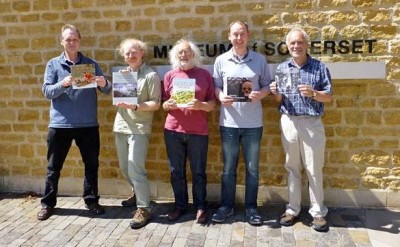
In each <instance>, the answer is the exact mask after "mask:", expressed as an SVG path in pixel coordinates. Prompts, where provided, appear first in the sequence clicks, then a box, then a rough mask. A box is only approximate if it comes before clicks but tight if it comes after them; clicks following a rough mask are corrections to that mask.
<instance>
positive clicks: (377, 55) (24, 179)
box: [0, 0, 400, 206]
mask: <svg viewBox="0 0 400 247" xmlns="http://www.w3.org/2000/svg"><path fill="white" fill-rule="evenodd" d="M236 19H241V20H245V21H247V22H248V24H249V27H250V31H251V40H250V42H249V45H250V46H251V48H254V49H255V50H257V51H259V52H261V53H263V54H264V55H265V56H266V58H267V60H268V62H269V63H279V62H281V61H283V60H284V59H286V58H287V56H285V55H281V54H279V52H280V51H284V50H279V49H277V47H278V44H279V43H280V42H282V41H283V40H284V35H285V34H286V33H287V31H288V30H289V29H290V28H291V27H292V26H294V25H301V26H302V27H304V28H305V29H306V31H307V32H308V33H309V35H310V39H311V40H312V41H318V42H315V43H314V46H313V53H312V55H313V56H315V57H317V58H319V59H321V60H322V61H325V62H330V63H331V62H367V61H383V62H384V63H385V64H386V71H387V73H386V78H385V79H381V80H380V79H379V80H377V79H373V80H371V79H370V80H359V79H358V80H351V79H346V80H334V81H333V83H334V100H333V102H331V103H329V104H327V105H326V115H325V116H324V118H323V120H324V123H325V126H326V133H327V148H326V163H325V168H324V178H325V180H324V187H325V190H326V192H327V193H326V194H327V196H326V197H327V203H328V204H330V205H337V204H339V205H350V206H351V205H366V206H400V196H399V193H398V191H399V190H400V140H399V139H400V138H399V137H400V92H399V84H400V28H399V24H400V3H398V1H397V0H347V1H346V0H334V1H330V0H329V1H328V0H288V1H273V0H271V1H261V0H254V1H252V0H246V1H243V0H85V1H81V0H4V1H1V2H0V23H1V25H0V37H1V39H0V49H1V53H0V81H1V83H0V98H1V100H0V190H4V191H36V192H42V191H43V186H44V176H45V171H46V163H47V162H46V136H47V125H48V120H49V117H48V115H49V111H48V109H49V104H50V102H49V101H48V100H46V99H45V98H44V97H43V95H42V93H41V85H42V83H43V73H44V68H45V64H46V62H47V61H48V60H49V59H50V58H52V57H54V56H57V55H59V54H60V53H61V51H62V49H61V48H62V47H61V46H60V42H59V35H60V28H61V26H63V25H64V24H65V23H71V24H74V25H77V26H78V27H79V28H80V30H81V34H82V36H83V40H82V46H81V50H82V52H83V53H84V54H86V55H87V56H89V57H92V58H94V59H96V60H97V61H98V63H99V64H100V65H101V67H102V69H103V70H104V72H105V73H106V74H107V76H109V77H111V76H110V75H111V70H112V68H113V67H115V66H120V65H123V64H124V63H123V60H122V59H121V58H120V57H119V55H118V53H117V52H116V48H117V46H118V44H119V43H120V41H121V40H122V39H123V38H125V37H136V38H139V39H142V40H143V41H145V42H147V43H148V45H149V54H148V57H147V60H148V63H150V64H151V65H167V64H168V60H167V59H166V58H165V57H162V54H161V53H158V52H156V50H157V49H158V48H160V47H162V46H167V47H169V46H170V45H173V44H174V42H175V41H176V40H178V39H179V38H181V37H183V36H187V37H190V38H192V39H193V40H194V41H196V42H198V44H202V45H203V46H202V49H204V52H205V53H206V49H210V50H207V51H208V52H209V53H208V55H206V56H205V57H206V58H205V64H212V63H213V61H214V59H215V56H216V55H218V52H219V51H220V50H213V47H214V46H212V45H214V44H218V45H219V44H226V47H227V45H228V44H229V42H228V40H227V26H228V25H229V23H230V22H231V21H233V20H236ZM343 40H345V41H346V42H347V41H348V43H346V42H344V43H342V44H343V46H344V47H345V48H343V47H342V48H341V49H339V42H340V41H343ZM354 40H356V43H352V42H353V41H354ZM368 40H374V42H373V43H371V42H370V43H368ZM324 41H333V43H334V44H335V45H336V46H335V48H332V46H331V48H327V49H325V48H326V47H324V44H325V43H324ZM255 43H256V45H254V44H255ZM328 43H329V42H328ZM330 44H331V45H332V42H331V43H330ZM208 45H210V46H208ZM253 45H254V47H253ZM210 47H211V48H210ZM217 47H219V46H217ZM346 47H347V48H346ZM156 48H157V49H156ZM346 49H348V50H346ZM157 51H159V50H157ZM213 52H214V53H215V54H213ZM160 54H161V55H160ZM210 54H211V55H210ZM348 69H349V70H351V69H352V68H351V64H349V68H348ZM111 102H112V101H111V97H110V96H104V95H99V116H98V120H99V123H100V126H101V128H100V130H101V155H100V172H99V177H100V192H101V193H102V194H104V195H113V196H123V195H126V194H129V193H130V191H129V188H128V185H127V183H125V182H124V179H123V178H122V175H121V173H120V172H119V166H118V161H117V158H116V151H115V146H114V135H113V133H112V124H113V119H114V116H115V107H114V106H112V103H111ZM263 107H264V124H265V125H264V134H263V139H262V149H261V155H260V162H261V163H260V201H262V202H265V203H268V202H281V201H284V200H285V199H286V198H287V196H286V171H285V169H284V167H283V163H284V154H283V150H282V146H281V140H280V130H279V125H278V120H279V116H280V115H279V113H278V112H277V110H276V108H277V104H276V103H275V102H274V100H273V99H272V97H268V98H267V99H265V100H264V102H263ZM218 115H219V112H218V111H215V112H212V113H211V114H210V130H211V133H210V145H209V153H208V157H209V159H208V167H207V175H208V183H209V188H210V189H209V196H210V198H212V199H215V200H218V197H219V195H218V194H219V184H220V174H221V170H222V157H221V148H220V136H219V126H218ZM165 116H166V115H165V113H164V112H163V111H162V110H159V111H157V112H156V114H155V120H154V129H153V133H152V135H151V141H150V147H149V153H148V158H147V168H148V177H149V179H150V180H151V182H152V195H153V196H154V197H156V198H165V197H167V198H171V197H172V194H171V191H170V186H169V170H168V163H167V159H166V152H165V145H164V139H163V123H164V119H165ZM188 169H189V168H188ZM188 174H190V172H189V170H188ZM82 176H83V166H82V161H81V160H80V155H79V150H78V149H77V148H76V147H75V146H73V147H72V149H71V151H70V154H69V156H68V159H67V161H66V162H65V166H64V169H63V172H62V181H61V183H62V186H60V191H61V193H65V194H78V195H80V194H81V190H82V189H81V188H82V186H81V184H82V179H81V178H82ZM189 177H190V176H189ZM244 179H245V178H244V167H243V164H242V161H241V163H240V165H239V172H238V188H239V189H238V198H239V199H240V198H242V197H243V191H242V187H243V185H244ZM306 184H307V183H306V179H305V177H304V187H306ZM304 200H305V201H306V202H307V198H305V199H304Z"/></svg>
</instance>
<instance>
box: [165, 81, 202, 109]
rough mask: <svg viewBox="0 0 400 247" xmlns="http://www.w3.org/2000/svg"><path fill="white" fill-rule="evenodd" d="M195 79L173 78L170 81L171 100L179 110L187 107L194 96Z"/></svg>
mask: <svg viewBox="0 0 400 247" xmlns="http://www.w3.org/2000/svg"><path fill="white" fill-rule="evenodd" d="M195 87H196V79H191V78H174V79H173V80H172V93H171V98H172V99H174V100H175V102H176V104H177V106H178V107H180V108H185V107H188V104H187V103H189V102H190V101H192V100H193V99H194V96H195Z"/></svg>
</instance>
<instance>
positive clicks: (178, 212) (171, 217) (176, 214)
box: [168, 208, 186, 221]
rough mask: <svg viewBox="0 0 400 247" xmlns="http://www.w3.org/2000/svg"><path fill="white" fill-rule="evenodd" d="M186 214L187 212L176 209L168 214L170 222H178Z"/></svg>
mask: <svg viewBox="0 0 400 247" xmlns="http://www.w3.org/2000/svg"><path fill="white" fill-rule="evenodd" d="M185 213H186V210H183V209H179V208H174V209H173V210H172V211H171V212H169V213H168V220H169V221H176V220H178V219H179V218H180V217H181V216H182V215H183V214H185Z"/></svg>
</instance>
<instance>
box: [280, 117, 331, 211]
mask: <svg viewBox="0 0 400 247" xmlns="http://www.w3.org/2000/svg"><path fill="white" fill-rule="evenodd" d="M281 131H282V135H281V137H282V144H283V148H284V151H285V153H286V162H285V168H286V170H287V171H288V190H289V203H288V204H287V206H286V212H287V213H290V214H292V215H295V216H297V215H298V214H299V213H300V210H301V187H302V186H301V171H302V168H303V167H304V169H305V171H306V173H307V178H308V189H309V193H310V208H309V211H308V212H309V213H310V214H311V216H312V217H321V216H322V217H325V216H326V214H327V213H328V208H327V207H326V206H324V189H323V173H322V169H323V167H324V152H325V142H326V137H325V129H324V125H323V123H322V120H321V118H320V117H307V116H290V115H286V114H282V116H281Z"/></svg>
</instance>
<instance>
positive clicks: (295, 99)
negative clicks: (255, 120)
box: [270, 28, 332, 231]
mask: <svg viewBox="0 0 400 247" xmlns="http://www.w3.org/2000/svg"><path fill="white" fill-rule="evenodd" d="M308 41H309V40H308V35H307V33H306V32H305V31H304V30H302V29H298V28H295V29H292V30H291V31H290V32H289V33H288V35H287V37H286V45H287V46H288V49H289V53H290V55H291V58H290V59H289V60H288V61H285V62H283V63H281V64H279V66H278V68H277V77H276V80H275V82H272V83H271V84H270V90H271V92H272V93H273V94H274V96H275V99H276V100H277V101H278V102H280V105H279V111H280V112H281V113H282V116H281V120H280V127H281V130H282V144H283V148H284V151H285V153H286V162H285V168H286V170H287V171H288V190H289V203H288V204H287V206H286V211H285V213H284V214H283V215H282V216H281V218H280V224H281V225H283V226H290V225H293V224H294V223H295V221H296V219H297V218H298V215H299V213H300V210H301V205H300V203H301V169H302V166H303V167H304V168H305V169H306V173H307V177H308V183H309V194H310V209H309V211H308V212H309V213H310V214H311V216H312V217H313V221H312V226H313V228H314V229H315V230H317V231H328V230H329V225H328V223H327V221H326V219H325V217H326V215H327V213H328V208H327V207H326V206H325V205H324V190H323V173H322V170H323V166H324V152H325V142H326V137H325V130H324V125H323V123H322V120H321V116H322V115H323V113H324V103H325V102H330V101H331V100H332V83H331V77H330V74H329V70H328V68H327V67H326V65H325V64H324V63H322V62H320V61H318V60H316V59H314V58H312V57H310V56H309V55H308V54H307V48H308ZM288 70H290V71H291V75H292V77H291V78H294V80H296V78H297V80H296V81H294V82H293V81H290V82H291V84H290V85H293V83H294V84H297V86H296V88H294V89H292V90H286V89H287V88H288V87H285V86H282V83H287V82H289V80H290V79H288V78H290V76H285V79H283V80H281V79H280V78H279V75H280V74H285V72H283V73H281V72H282V71H288ZM296 70H297V72H296ZM296 73H297V76H293V75H295V74H296ZM285 81H286V82H285Z"/></svg>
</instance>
